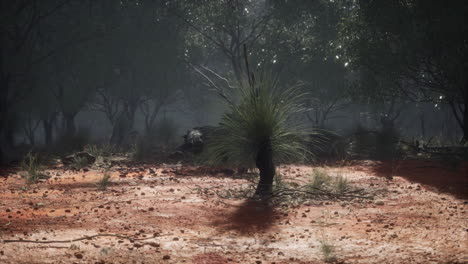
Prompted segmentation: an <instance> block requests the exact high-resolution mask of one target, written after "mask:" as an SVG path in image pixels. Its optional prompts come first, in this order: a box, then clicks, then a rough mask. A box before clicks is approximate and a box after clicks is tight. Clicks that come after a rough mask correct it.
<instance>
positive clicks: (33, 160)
mask: <svg viewBox="0 0 468 264" xmlns="http://www.w3.org/2000/svg"><path fill="white" fill-rule="evenodd" d="M21 169H22V170H23V171H24V172H23V174H22V176H23V178H25V179H26V182H27V183H28V184H31V183H36V182H38V181H39V179H45V178H48V176H47V175H45V174H44V171H43V169H42V166H41V164H40V163H39V161H38V158H37V155H35V154H33V153H31V152H29V153H28V154H27V155H26V156H25V157H24V159H23V161H22V162H21Z"/></svg>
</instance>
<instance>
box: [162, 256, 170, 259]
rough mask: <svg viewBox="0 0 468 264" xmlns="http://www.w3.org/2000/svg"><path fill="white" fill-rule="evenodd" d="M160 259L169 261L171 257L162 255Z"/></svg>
mask: <svg viewBox="0 0 468 264" xmlns="http://www.w3.org/2000/svg"><path fill="white" fill-rule="evenodd" d="M162 259H163V260H169V259H171V256H169V255H164V256H163V258H162Z"/></svg>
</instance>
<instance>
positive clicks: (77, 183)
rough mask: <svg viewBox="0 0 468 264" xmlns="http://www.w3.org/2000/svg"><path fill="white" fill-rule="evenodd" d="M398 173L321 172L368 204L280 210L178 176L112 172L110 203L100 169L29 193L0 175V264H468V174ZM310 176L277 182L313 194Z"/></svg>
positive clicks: (299, 172) (242, 184)
mask: <svg viewBox="0 0 468 264" xmlns="http://www.w3.org/2000/svg"><path fill="white" fill-rule="evenodd" d="M397 165H398V166H396V167H395V166H391V164H382V163H379V162H373V161H355V162H352V163H350V164H348V165H346V166H329V167H328V166H324V167H321V169H323V170H325V171H326V172H328V173H329V174H330V175H342V176H343V177H345V178H346V179H348V181H349V183H350V185H351V186H353V187H354V188H361V189H362V190H365V192H366V193H367V194H369V195H371V196H372V199H367V198H365V197H364V198H359V197H356V198H354V199H351V200H350V199H348V200H345V201H344V200H323V199H322V200H310V201H308V202H305V203H301V204H295V203H288V202H284V203H283V204H282V205H280V206H265V205H262V204H261V203H258V202H255V201H251V200H248V199H245V198H235V197H230V198H229V197H225V196H222V197H223V198H222V197H221V196H220V195H218V194H219V193H220V191H224V193H229V192H228V191H229V190H235V189H237V190H238V189H239V188H240V189H242V188H246V186H248V185H249V182H248V181H247V180H245V179H242V178H239V177H237V175H236V174H232V173H227V172H230V171H224V170H218V171H216V170H209V169H203V168H199V167H194V166H181V165H180V164H178V165H167V164H159V165H156V164H143V165H136V164H124V163H122V164H116V165H114V166H113V167H112V168H111V169H110V173H111V181H112V183H111V184H110V186H109V187H108V188H107V189H106V190H104V191H100V190H98V189H97V188H96V186H95V183H96V182H98V181H99V179H100V178H101V177H102V176H103V171H102V169H100V168H99V167H94V168H90V169H89V170H81V171H72V170H66V169H65V168H63V167H62V166H59V165H57V166H51V167H49V168H47V170H46V171H47V173H48V174H49V175H51V178H49V179H47V180H43V181H41V182H39V183H37V184H33V185H29V186H28V185H26V184H25V182H24V179H22V178H21V176H20V175H19V172H17V171H15V170H11V171H9V170H4V171H2V172H1V176H0V197H1V199H0V263H197V264H202V263H207V264H208V263H209V264H215V263H324V262H326V261H328V262H335V263H468V239H467V238H468V212H467V211H468V200H467V199H468V197H467V195H468V189H467V187H468V186H467V184H468V164H467V163H465V164H462V165H461V166H459V167H458V168H457V169H447V168H445V167H444V166H443V165H442V164H439V163H436V162H433V161H401V162H398V164H397ZM392 167H393V168H394V170H393V174H394V175H395V177H394V178H393V180H387V179H386V178H385V177H384V176H385V175H386V174H388V173H390V171H389V170H390V169H391V168H392ZM395 168H396V170H395ZM313 169H314V167H312V166H303V165H296V166H285V167H281V168H280V169H279V170H280V172H281V174H282V175H283V179H284V180H286V181H295V182H298V181H299V182H300V181H304V182H305V181H307V180H308V177H309V175H310V174H311V172H312V170H313Z"/></svg>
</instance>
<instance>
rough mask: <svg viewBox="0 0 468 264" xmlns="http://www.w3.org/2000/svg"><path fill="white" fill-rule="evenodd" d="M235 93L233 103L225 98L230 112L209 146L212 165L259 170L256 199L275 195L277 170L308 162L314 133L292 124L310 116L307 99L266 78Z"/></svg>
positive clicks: (209, 159) (297, 92)
mask: <svg viewBox="0 0 468 264" xmlns="http://www.w3.org/2000/svg"><path fill="white" fill-rule="evenodd" d="M249 78H250V76H249ZM232 90H233V91H234V93H235V95H233V96H232V98H227V99H226V98H225V97H223V98H225V99H226V101H227V103H228V107H229V110H228V112H227V113H225V114H224V115H223V117H222V120H221V122H220V124H219V129H218V131H217V132H216V133H214V135H213V137H212V139H211V140H209V142H208V144H207V152H206V153H207V157H208V161H209V162H211V163H214V164H219V163H225V162H228V163H230V164H232V165H237V166H241V167H249V168H252V167H255V166H256V167H257V168H258V169H259V171H260V181H259V184H258V186H257V192H256V194H258V195H269V194H271V192H272V188H273V179H274V176H275V166H276V164H278V163H281V162H289V161H297V160H302V159H304V158H305V154H306V153H308V150H307V146H306V143H307V142H308V140H309V137H308V136H309V134H310V132H309V131H308V130H307V129H305V128H304V127H303V126H302V125H301V124H299V123H294V122H292V120H291V118H292V117H293V116H295V115H297V114H299V113H301V112H302V111H303V110H304V108H303V107H302V104H301V99H302V98H303V97H304V96H303V94H302V93H301V92H299V90H298V89H297V88H290V89H283V90H282V89H279V88H278V87H277V86H276V83H275V81H274V79H273V78H269V77H266V76H260V78H259V79H258V80H255V79H254V78H253V77H252V78H251V79H250V80H249V84H246V85H244V86H241V87H238V88H236V89H232ZM226 157H228V159H226Z"/></svg>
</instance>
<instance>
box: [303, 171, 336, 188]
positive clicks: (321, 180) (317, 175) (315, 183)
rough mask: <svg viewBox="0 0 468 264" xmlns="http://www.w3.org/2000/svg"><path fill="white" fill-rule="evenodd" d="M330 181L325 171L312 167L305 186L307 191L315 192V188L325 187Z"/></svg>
mask: <svg viewBox="0 0 468 264" xmlns="http://www.w3.org/2000/svg"><path fill="white" fill-rule="evenodd" d="M330 181H331V177H330V175H328V174H327V173H326V172H325V171H323V170H318V169H314V171H313V172H312V175H311V178H310V182H309V184H308V185H307V187H308V189H309V191H311V192H315V191H317V189H322V188H325V187H326V186H327V185H329V184H330Z"/></svg>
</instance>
